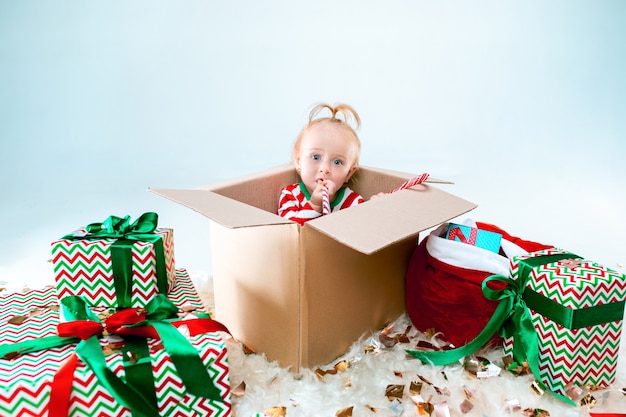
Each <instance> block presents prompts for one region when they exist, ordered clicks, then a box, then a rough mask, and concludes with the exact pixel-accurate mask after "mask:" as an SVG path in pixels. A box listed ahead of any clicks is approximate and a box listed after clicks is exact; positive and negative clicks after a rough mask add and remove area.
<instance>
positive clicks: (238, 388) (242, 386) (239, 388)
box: [230, 381, 246, 397]
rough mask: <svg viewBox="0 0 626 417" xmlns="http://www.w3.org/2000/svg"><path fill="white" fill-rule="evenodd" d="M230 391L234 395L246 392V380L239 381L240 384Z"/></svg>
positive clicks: (239, 395)
mask: <svg viewBox="0 0 626 417" xmlns="http://www.w3.org/2000/svg"><path fill="white" fill-rule="evenodd" d="M230 393H231V394H232V395H234V396H235V397H243V395H244V394H245V393H246V381H241V384H239V385H237V386H236V387H235V388H233V389H232V390H231V392H230Z"/></svg>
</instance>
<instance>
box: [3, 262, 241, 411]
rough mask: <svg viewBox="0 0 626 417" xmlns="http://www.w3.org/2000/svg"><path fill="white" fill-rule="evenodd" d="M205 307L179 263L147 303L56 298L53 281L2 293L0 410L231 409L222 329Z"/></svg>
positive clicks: (71, 297)
mask: <svg viewBox="0 0 626 417" xmlns="http://www.w3.org/2000/svg"><path fill="white" fill-rule="evenodd" d="M113 311H116V312H115V313H113V314H111V315H109V314H110V313H111V312H113ZM83 314H84V315H85V317H82V315H83ZM172 315H174V316H176V317H178V318H171V319H165V317H171V316H172ZM205 315H206V313H204V312H203V310H202V302H201V301H200V299H199V298H198V295H197V293H196V291H195V289H194V287H193V284H192V283H191V280H190V278H189V276H188V275H187V273H186V271H185V270H178V271H177V284H176V286H175V287H174V289H173V290H172V291H171V292H170V294H169V296H168V297H165V296H163V295H162V294H160V295H158V296H157V297H155V298H154V299H153V302H152V303H151V304H150V305H148V306H147V307H146V308H145V309H125V310H121V311H120V310H113V309H108V308H102V307H98V308H88V307H87V305H86V304H85V303H84V300H81V298H80V297H73V296H70V297H66V298H64V299H62V300H61V302H59V299H58V298H57V296H56V294H55V290H54V288H53V287H48V288H45V289H43V290H33V291H28V292H26V293H17V294H3V295H2V296H0V340H1V341H2V344H0V415H2V416H16V417H25V416H48V417H68V416H71V417H76V416H84V417H87V416H107V417H108V416H113V417H131V416H133V417H135V416H142V417H146V416H151V417H157V416H180V417H182V416H185V417H187V416H197V417H200V416H215V417H223V416H230V415H231V402H230V385H229V369H228V364H227V356H226V348H225V345H224V341H223V339H222V336H221V335H222V333H221V330H224V329H223V326H221V325H219V323H217V322H214V321H213V320H210V319H208V318H205V317H204V316H205ZM60 317H63V319H60ZM133 323H134V324H133ZM146 323H147V324H146ZM103 328H104V330H103ZM94 331H95V333H94ZM57 332H58V333H59V334H60V336H57ZM100 333H102V334H100ZM98 334H99V335H98ZM155 335H157V336H158V337H155ZM181 338H182V339H184V340H182V341H181V340H180V339H181ZM190 358H192V359H191V361H190V362H187V361H188V360H189V359H190Z"/></svg>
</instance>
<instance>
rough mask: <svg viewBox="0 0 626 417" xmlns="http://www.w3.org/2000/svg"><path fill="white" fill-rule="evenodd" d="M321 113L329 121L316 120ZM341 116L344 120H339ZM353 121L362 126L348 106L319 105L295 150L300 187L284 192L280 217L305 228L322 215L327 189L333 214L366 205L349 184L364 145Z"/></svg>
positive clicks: (313, 110)
mask: <svg viewBox="0 0 626 417" xmlns="http://www.w3.org/2000/svg"><path fill="white" fill-rule="evenodd" d="M322 110H329V111H330V114H331V115H330V117H324V118H316V116H317V115H318V114H319V113H320V112H321V111H322ZM337 115H341V116H342V118H337ZM350 119H354V120H355V123H356V128H357V129H358V128H359V127H360V125H361V119H360V118H359V115H358V114H357V112H356V111H355V110H354V109H353V108H352V107H350V106H348V105H346V104H338V105H336V106H334V107H333V106H330V105H328V104H319V105H317V106H315V107H314V108H313V109H312V110H311V113H310V114H309V123H308V124H307V125H306V126H305V127H304V129H302V132H300V135H299V136H298V138H297V140H296V143H295V145H294V148H293V155H292V158H293V163H294V165H295V167H296V171H298V174H299V176H300V180H301V181H300V183H296V184H291V185H288V186H287V187H285V188H283V189H282V191H281V194H280V200H279V203H278V215H279V216H282V217H285V218H288V219H290V220H293V221H295V222H298V223H299V224H301V225H302V224H304V223H305V222H307V221H308V220H311V219H314V218H316V217H319V216H321V215H322V198H323V197H322V195H323V191H322V190H323V188H324V187H326V189H327V191H328V195H329V200H330V208H331V212H333V211H338V210H342V209H345V208H348V207H351V206H354V205H357V204H360V203H362V202H363V198H362V197H361V196H360V195H359V194H358V193H356V192H355V191H353V190H351V189H350V188H348V186H347V183H348V181H349V180H350V178H352V176H353V175H354V173H355V172H356V171H357V169H358V163H359V156H360V154H361V142H360V141H359V138H358V136H357V134H356V132H355V131H354V129H353V128H352V127H351V126H350V125H349V124H348V122H349V120H350Z"/></svg>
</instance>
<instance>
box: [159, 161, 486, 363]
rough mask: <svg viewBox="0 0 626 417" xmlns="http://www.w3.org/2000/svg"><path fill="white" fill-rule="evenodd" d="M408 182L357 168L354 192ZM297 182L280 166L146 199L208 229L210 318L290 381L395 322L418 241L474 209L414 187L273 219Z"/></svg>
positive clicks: (400, 175) (371, 191) (370, 191)
mask: <svg viewBox="0 0 626 417" xmlns="http://www.w3.org/2000/svg"><path fill="white" fill-rule="evenodd" d="M412 176H413V175H411V174H406V173H400V172H395V171H389V170H380V169H374V168H368V167H361V168H360V169H359V174H358V179H357V183H356V185H355V186H354V187H353V188H354V190H355V191H357V192H358V193H360V194H361V195H362V196H363V197H365V198H366V199H369V197H370V196H372V195H374V194H377V193H378V192H381V191H384V192H387V191H390V190H392V189H394V188H396V187H397V186H399V185H400V184H402V183H403V182H404V181H406V180H407V179H409V178H411V177H412ZM295 182H298V177H297V173H296V172H295V170H294V169H293V167H292V166H291V165H283V166H279V167H276V168H272V169H269V170H267V171H263V172H260V173H256V174H253V175H250V176H246V177H242V178H238V179H236V180H233V181H227V182H222V183H219V184H213V185H210V186H206V187H202V188H198V189H193V190H175V189H151V191H152V192H154V193H156V194H158V195H161V196H163V197H165V198H168V199H170V200H173V201H175V202H177V203H179V204H182V205H184V206H187V207H189V208H191V209H193V210H195V211H197V212H199V213H201V214H203V215H204V216H206V217H208V218H209V219H210V220H211V222H210V223H211V253H212V258H213V282H214V294H215V310H216V311H215V312H216V316H217V319H218V320H220V321H221V322H223V323H224V324H225V325H226V326H227V327H228V328H229V329H230V331H231V332H232V334H233V335H234V336H235V337H236V338H237V339H239V340H241V341H242V342H244V343H246V344H247V345H249V346H250V347H251V348H253V349H255V350H256V351H258V352H260V353H265V354H266V355H267V357H268V359H270V360H277V361H278V362H279V363H280V365H281V366H291V368H292V370H294V371H296V372H297V371H298V370H299V369H300V367H312V366H317V365H323V364H327V363H329V362H331V361H332V360H334V359H335V358H337V357H338V356H340V355H341V354H343V353H344V352H345V351H346V349H348V348H349V346H350V345H351V344H352V343H353V342H354V341H356V340H357V339H358V338H359V337H360V336H361V335H362V334H363V333H364V332H366V331H368V330H376V329H378V328H380V327H381V326H382V325H384V324H385V323H386V322H389V321H392V320H394V319H396V318H397V317H398V316H399V315H400V314H401V313H402V312H403V311H404V273H405V271H406V267H407V264H408V260H409V257H410V255H411V253H412V251H413V249H414V248H415V245H416V244H417V238H418V235H419V232H421V231H423V230H426V229H428V228H431V227H433V226H436V225H438V224H440V223H443V222H445V221H448V220H450V219H452V218H454V217H456V216H459V215H461V214H463V213H466V212H468V211H470V210H472V209H473V208H475V207H476V205H475V204H473V203H470V202H468V201H466V200H463V199H461V198H458V197H456V196H454V195H452V194H449V193H447V192H444V191H442V190H440V189H438V188H436V187H433V186H431V185H429V184H421V185H418V186H415V187H413V188H411V189H408V190H403V191H400V192H397V193H393V194H389V195H385V196H382V197H380V198H376V199H374V200H371V201H367V202H366V203H364V204H360V205H359V206H356V207H351V208H349V209H346V210H342V211H340V212H336V213H333V214H332V215H329V216H323V217H320V218H317V219H314V220H311V221H309V222H307V223H306V224H305V225H304V226H302V227H301V226H299V225H298V224H296V223H294V222H291V221H289V220H286V219H284V218H281V217H279V216H278V215H276V214H275V213H276V211H277V210H278V197H279V195H280V189H281V188H282V187H284V186H285V185H288V184H291V183H295ZM430 182H442V181H438V180H431V181H430Z"/></svg>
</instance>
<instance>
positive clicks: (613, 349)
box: [504, 248, 626, 396]
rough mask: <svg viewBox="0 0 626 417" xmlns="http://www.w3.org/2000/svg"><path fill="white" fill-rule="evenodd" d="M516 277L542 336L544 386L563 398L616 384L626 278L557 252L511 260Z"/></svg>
mask: <svg viewBox="0 0 626 417" xmlns="http://www.w3.org/2000/svg"><path fill="white" fill-rule="evenodd" d="M522 264H524V265H522ZM522 271H524V272H522ZM526 271H528V272H526ZM511 277H513V278H514V279H516V280H520V279H521V280H522V281H523V282H524V284H525V288H524V293H523V299H524V301H525V302H526V304H527V306H528V308H529V310H530V315H531V318H532V321H533V324H534V327H535V329H536V332H537V337H538V342H539V346H538V349H539V357H538V361H539V372H540V375H539V377H540V379H541V381H542V382H543V383H544V384H545V385H546V386H547V387H548V388H549V389H550V390H552V391H554V392H556V393H558V394H561V395H564V396H567V394H568V393H567V389H566V388H567V386H568V385H572V384H573V385H574V386H579V387H584V386H586V385H592V386H599V387H607V386H609V385H610V384H612V383H613V382H614V380H615V375H616V370H617V361H618V355H619V350H620V340H621V332H622V321H623V317H624V303H625V301H624V300H625V299H626V275H624V274H620V273H619V272H616V271H613V270H611V269H609V268H606V267H604V266H601V265H599V264H597V263H595V262H593V261H590V260H587V259H583V258H579V257H577V256H576V255H572V254H571V253H568V252H566V251H563V250H561V249H558V248H552V249H546V250H543V251H539V252H532V253H530V254H528V255H523V256H518V257H514V258H512V259H511ZM512 350H513V339H512V338H506V339H505V340H504V351H505V353H507V354H509V353H512Z"/></svg>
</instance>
